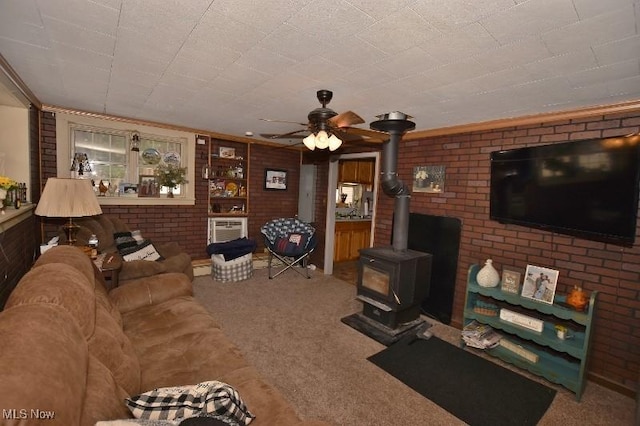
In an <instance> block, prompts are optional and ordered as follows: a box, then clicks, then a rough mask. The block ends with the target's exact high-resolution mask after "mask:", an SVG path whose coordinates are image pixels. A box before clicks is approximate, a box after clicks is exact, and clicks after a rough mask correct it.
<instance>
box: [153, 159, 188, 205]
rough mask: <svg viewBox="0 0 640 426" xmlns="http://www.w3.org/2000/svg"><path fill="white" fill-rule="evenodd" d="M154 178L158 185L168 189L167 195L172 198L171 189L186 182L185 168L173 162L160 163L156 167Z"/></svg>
mask: <svg viewBox="0 0 640 426" xmlns="http://www.w3.org/2000/svg"><path fill="white" fill-rule="evenodd" d="M155 175H156V178H157V180H158V183H159V184H160V186H166V187H167V189H168V193H167V197H168V198H173V190H174V189H175V188H176V187H177V186H178V185H182V184H183V183H187V178H186V175H187V168H186V167H180V166H176V165H174V164H164V163H162V164H160V165H159V166H158V167H157V168H156V173H155Z"/></svg>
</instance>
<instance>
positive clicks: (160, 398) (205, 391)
mask: <svg viewBox="0 0 640 426" xmlns="http://www.w3.org/2000/svg"><path fill="white" fill-rule="evenodd" d="M126 404H127V407H129V410H130V411H131V413H132V414H133V416H134V417H136V418H140V419H152V420H176V419H182V418H186V417H196V416H208V415H212V416H213V417H218V416H219V417H221V418H226V419H228V420H232V421H233V423H231V424H237V425H240V426H246V425H248V424H249V423H251V421H252V420H253V419H254V418H255V416H254V415H253V414H251V412H249V410H248V409H247V406H246V405H245V403H244V401H242V399H241V398H240V395H239V394H238V392H237V391H236V390H235V389H234V388H233V387H231V386H230V385H228V384H226V383H223V382H219V381H216V380H213V381H209V382H202V383H198V384H197V385H191V386H175V387H167V388H158V389H154V390H152V391H149V392H145V393H143V394H140V395H137V396H133V397H131V398H127V400H126Z"/></svg>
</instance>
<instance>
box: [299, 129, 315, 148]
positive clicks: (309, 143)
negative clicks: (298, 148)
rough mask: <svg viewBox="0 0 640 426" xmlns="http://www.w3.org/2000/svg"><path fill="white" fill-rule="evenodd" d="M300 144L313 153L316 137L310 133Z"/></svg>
mask: <svg viewBox="0 0 640 426" xmlns="http://www.w3.org/2000/svg"><path fill="white" fill-rule="evenodd" d="M302 143H303V144H304V146H306V147H307V148H309V150H310V151H313V150H314V149H316V135H314V134H313V133H311V134H310V135H309V136H307V137H306V138H304V139H302Z"/></svg>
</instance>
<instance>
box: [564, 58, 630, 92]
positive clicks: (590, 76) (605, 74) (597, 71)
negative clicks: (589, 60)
mask: <svg viewBox="0 0 640 426" xmlns="http://www.w3.org/2000/svg"><path fill="white" fill-rule="evenodd" d="M636 75H640V63H639V62H638V60H637V59H635V58H634V59H630V60H627V61H623V62H617V63H614V64H609V65H605V66H602V67H598V68H592V69H589V70H585V71H580V72H577V73H574V74H569V75H568V76H567V78H568V79H569V81H570V82H571V84H572V85H573V86H574V87H581V86H590V85H593V84H598V83H600V82H602V81H616V80H623V79H626V78H631V77H633V76H636Z"/></svg>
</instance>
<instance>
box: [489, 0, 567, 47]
mask: <svg viewBox="0 0 640 426" xmlns="http://www.w3.org/2000/svg"><path fill="white" fill-rule="evenodd" d="M577 20H578V15H577V14H576V11H575V9H574V7H573V3H572V2H571V0H532V1H527V2H524V3H520V4H518V5H517V6H515V7H512V8H509V9H506V10H504V11H502V12H499V13H496V14H493V15H491V16H489V17H487V18H483V19H481V20H480V22H481V23H482V25H483V26H484V27H485V28H486V29H487V31H489V33H490V34H491V35H493V37H495V38H496V40H498V41H499V42H501V43H509V42H511V41H512V40H513V39H518V38H523V37H530V36H534V35H537V34H541V33H544V32H546V31H550V30H553V29H556V28H561V27H564V26H566V25H569V24H571V23H573V22H576V21H577Z"/></svg>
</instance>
